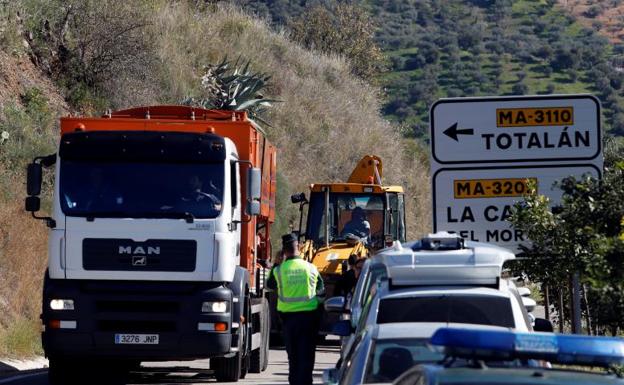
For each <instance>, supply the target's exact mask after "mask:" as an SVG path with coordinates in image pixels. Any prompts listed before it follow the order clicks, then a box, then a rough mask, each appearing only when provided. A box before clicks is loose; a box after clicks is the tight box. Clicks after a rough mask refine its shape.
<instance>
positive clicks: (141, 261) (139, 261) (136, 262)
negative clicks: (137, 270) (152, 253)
mask: <svg viewBox="0 0 624 385" xmlns="http://www.w3.org/2000/svg"><path fill="white" fill-rule="evenodd" d="M132 266H147V257H146V256H145V255H133V256H132Z"/></svg>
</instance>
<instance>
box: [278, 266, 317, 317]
mask: <svg viewBox="0 0 624 385" xmlns="http://www.w3.org/2000/svg"><path fill="white" fill-rule="evenodd" d="M272 272H273V274H274V275H275V280H276V281H277V310H278V311H281V312H285V313H290V312H296V311H311V310H316V308H317V307H318V305H319V300H318V298H317V297H316V284H317V282H318V280H319V279H320V277H319V272H318V270H317V269H316V266H314V265H313V264H311V263H309V262H306V261H304V260H303V259H301V258H292V259H287V260H286V261H284V262H282V264H280V265H279V266H277V267H275V268H274V269H273V270H272Z"/></svg>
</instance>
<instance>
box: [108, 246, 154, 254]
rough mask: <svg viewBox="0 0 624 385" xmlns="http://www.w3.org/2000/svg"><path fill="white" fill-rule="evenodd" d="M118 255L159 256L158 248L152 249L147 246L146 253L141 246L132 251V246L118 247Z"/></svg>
mask: <svg viewBox="0 0 624 385" xmlns="http://www.w3.org/2000/svg"><path fill="white" fill-rule="evenodd" d="M117 253H118V254H143V255H146V254H147V255H152V254H154V255H159V254H160V246H156V247H152V246H147V251H145V248H144V247H143V246H137V247H135V248H134V249H133V248H132V246H119V251H118V252H117Z"/></svg>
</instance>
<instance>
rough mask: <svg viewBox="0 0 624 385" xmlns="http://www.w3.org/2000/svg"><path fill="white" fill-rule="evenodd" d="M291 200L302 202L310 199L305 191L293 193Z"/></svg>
mask: <svg viewBox="0 0 624 385" xmlns="http://www.w3.org/2000/svg"><path fill="white" fill-rule="evenodd" d="M290 201H291V202H292V203H301V202H307V201H308V199H307V198H306V196H305V193H303V192H302V193H299V194H293V195H291V196H290Z"/></svg>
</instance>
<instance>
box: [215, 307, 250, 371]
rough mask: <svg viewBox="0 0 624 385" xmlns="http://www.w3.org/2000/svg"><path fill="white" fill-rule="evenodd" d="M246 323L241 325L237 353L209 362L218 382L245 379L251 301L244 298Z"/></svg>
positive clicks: (247, 361) (247, 360)
mask: <svg viewBox="0 0 624 385" xmlns="http://www.w3.org/2000/svg"><path fill="white" fill-rule="evenodd" d="M243 314H245V317H246V321H245V322H244V323H242V324H241V327H240V331H239V333H240V338H239V340H240V341H241V342H240V343H239V346H238V352H237V353H236V354H235V355H234V356H232V357H216V358H213V359H212V360H211V362H212V364H211V367H212V368H213V369H214V371H215V377H216V379H217V381H219V382H236V381H238V380H239V379H242V378H245V376H246V375H247V369H248V368H249V354H250V353H249V347H250V345H251V339H250V338H249V332H250V330H249V326H248V325H249V324H250V323H251V318H250V317H251V300H250V299H249V297H248V296H247V297H245V307H244V309H243Z"/></svg>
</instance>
